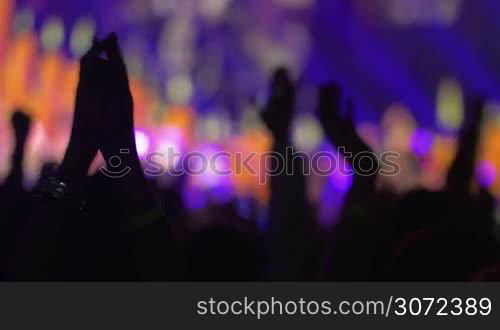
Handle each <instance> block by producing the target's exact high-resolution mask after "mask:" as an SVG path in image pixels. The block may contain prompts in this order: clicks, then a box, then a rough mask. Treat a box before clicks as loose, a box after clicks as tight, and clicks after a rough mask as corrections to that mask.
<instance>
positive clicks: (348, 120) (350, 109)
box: [344, 99, 354, 126]
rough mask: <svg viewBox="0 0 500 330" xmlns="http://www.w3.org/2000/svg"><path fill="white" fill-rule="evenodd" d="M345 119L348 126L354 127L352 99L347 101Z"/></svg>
mask: <svg viewBox="0 0 500 330" xmlns="http://www.w3.org/2000/svg"><path fill="white" fill-rule="evenodd" d="M344 118H345V119H344V120H345V122H346V124H349V125H350V126H354V101H353V100H352V99H349V100H347V105H346V111H345V117H344Z"/></svg>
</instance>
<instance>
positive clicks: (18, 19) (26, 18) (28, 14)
mask: <svg viewBox="0 0 500 330" xmlns="http://www.w3.org/2000/svg"><path fill="white" fill-rule="evenodd" d="M34 24H35V14H34V13H33V11H32V10H31V9H28V8H25V9H21V10H19V11H18V12H17V13H16V15H15V16H14V22H13V27H12V29H13V32H14V34H16V35H17V34H20V33H23V32H26V31H31V30H33V26H34Z"/></svg>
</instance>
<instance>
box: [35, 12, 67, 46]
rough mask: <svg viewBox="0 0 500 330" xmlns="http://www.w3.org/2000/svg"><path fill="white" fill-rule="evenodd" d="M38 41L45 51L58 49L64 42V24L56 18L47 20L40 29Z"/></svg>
mask: <svg viewBox="0 0 500 330" xmlns="http://www.w3.org/2000/svg"><path fill="white" fill-rule="evenodd" d="M40 39H41V41H42V47H43V49H44V50H45V51H52V50H56V49H58V48H60V47H61V46H62V43H63V41H64V24H63V21H62V20H61V19H60V18H58V17H51V18H49V19H47V21H46V22H45V24H44V25H43V27H42V31H41V35H40Z"/></svg>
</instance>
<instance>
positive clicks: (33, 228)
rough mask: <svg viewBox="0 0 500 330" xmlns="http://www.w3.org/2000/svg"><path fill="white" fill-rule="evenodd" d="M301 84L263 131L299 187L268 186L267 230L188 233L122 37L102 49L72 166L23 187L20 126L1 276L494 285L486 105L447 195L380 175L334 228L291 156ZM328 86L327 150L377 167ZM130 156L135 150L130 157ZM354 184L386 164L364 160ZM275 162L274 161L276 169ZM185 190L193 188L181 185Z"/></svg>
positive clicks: (51, 168) (277, 93)
mask: <svg viewBox="0 0 500 330" xmlns="http://www.w3.org/2000/svg"><path fill="white" fill-rule="evenodd" d="M295 94H296V90H295V85H294V83H293V81H292V80H291V78H290V76H289V74H288V73H287V70H286V69H278V70H277V71H276V72H275V74H274V76H273V78H272V81H271V93H270V97H269V100H268V102H267V104H266V106H265V108H264V109H263V111H262V120H263V122H264V123H265V125H266V126H267V128H268V129H269V131H270V133H271V134H272V137H273V145H272V150H273V151H274V152H275V153H277V154H281V155H282V156H283V159H284V160H285V161H286V162H290V164H293V168H294V173H293V175H287V174H286V173H283V174H280V175H276V176H273V177H271V182H270V186H271V197H270V204H269V215H268V218H269V223H268V224H267V226H265V227H264V228H259V227H258V226H257V225H255V224H254V223H252V222H251V221H250V222H248V221H246V222H243V221H240V219H239V217H238V215H237V212H236V211H235V208H234V205H232V204H231V203H228V205H225V206H221V207H213V209H210V210H209V211H208V214H209V215H210V217H211V218H212V219H211V221H209V225H206V226H203V227H201V228H196V229H195V230H193V229H189V228H187V226H186V225H185V221H184V218H185V217H186V212H185V210H184V209H183V207H182V203H181V202H180V197H179V189H178V187H171V188H161V187H159V186H158V185H156V184H155V182H150V181H151V180H149V179H147V178H146V177H145V176H144V173H143V170H142V168H141V162H140V159H139V156H138V154H137V152H136V145H135V138H134V122H133V109H134V106H133V99H132V95H131V92H130V88H129V83H128V76H127V69H126V67H125V64H124V61H123V58H122V55H121V51H120V48H119V43H118V38H117V36H116V35H115V34H110V35H109V36H108V37H106V38H104V39H102V40H97V39H96V40H94V42H93V45H92V47H91V49H90V50H89V51H88V52H87V53H86V54H85V55H84V56H83V58H82V59H81V62H80V76H79V83H78V87H77V93H76V100H75V111H74V117H73V126H72V130H71V137H70V140H69V143H68V146H67V149H66V152H65V155H64V158H63V160H62V162H61V164H58V165H56V164H47V165H46V166H44V168H43V170H42V171H41V174H40V178H39V180H38V182H37V184H36V185H35V187H34V188H33V189H32V190H30V191H26V190H25V188H24V187H23V169H22V168H23V157H24V152H25V145H26V141H27V137H28V134H29V132H30V127H31V120H30V118H29V117H28V116H27V115H25V114H24V112H23V111H22V109H20V110H19V111H16V112H15V113H14V115H13V116H12V127H13V131H14V132H15V149H14V150H13V153H12V162H11V164H12V166H11V170H10V173H9V175H8V177H7V178H6V180H5V181H4V182H3V184H2V186H1V188H0V192H1V193H0V194H1V195H0V207H1V209H0V215H1V217H0V218H1V223H0V225H1V229H0V276H1V280H4V281H185V280H187V281H495V280H499V279H500V277H499V275H500V274H499V272H500V266H499V265H500V264H499V247H498V243H497V241H496V238H495V235H494V208H495V200H494V198H493V197H492V196H491V195H490V194H489V193H488V191H487V190H485V189H473V187H474V185H473V179H474V168H475V160H476V151H477V149H478V143H479V138H480V133H481V132H480V127H481V120H482V114H483V108H484V107H483V101H482V100H481V99H480V98H477V97H471V98H469V100H468V102H467V105H466V120H465V125H464V127H463V129H462V132H461V134H460V139H459V148H458V151H457V154H456V157H455V159H454V161H453V163H452V166H451V167H450V170H449V172H448V175H447V181H446V185H445V188H444V189H443V190H442V191H439V192H430V191H425V190H422V189H421V190H416V191H411V192H409V193H407V194H405V195H403V196H396V195H395V194H392V193H390V192H387V191H381V190H380V189H379V188H378V187H377V185H376V176H374V175H369V176H364V175H354V179H353V184H352V187H351V189H350V190H349V192H348V194H347V196H346V198H345V201H344V205H343V207H342V212H341V214H340V220H339V221H338V222H337V223H336V225H335V226H333V227H332V228H323V227H321V226H319V225H318V221H317V220H316V218H317V215H316V210H315V208H314V207H313V206H312V205H309V203H308V201H307V198H306V181H307V177H306V176H305V175H304V174H303V173H304V171H302V168H301V167H302V166H304V164H303V163H302V162H300V161H299V160H298V159H296V158H290V155H289V154H288V153H286V148H287V147H289V146H292V142H291V139H290V135H289V129H290V126H291V122H292V119H293V117H294V110H295V109H294V108H295ZM343 98H344V95H343V91H342V88H341V87H340V86H339V85H338V84H335V83H329V84H327V85H324V86H321V87H320V88H319V93H318V100H319V103H318V109H317V112H318V116H319V118H320V122H321V124H322V126H323V129H324V132H325V134H326V136H327V138H328V140H329V141H330V142H332V143H333V144H334V145H336V146H338V147H340V146H341V147H342V150H344V151H345V152H346V154H347V153H349V154H359V153H366V154H372V155H375V153H374V152H373V150H371V149H370V147H369V146H368V144H367V143H365V142H364V141H363V139H362V138H361V137H360V136H359V135H358V133H357V131H356V129H355V125H354V122H353V111H354V109H355V102H354V101H348V102H346V103H347V104H346V105H344V102H343V101H342V100H343ZM124 150H126V151H127V152H124ZM98 152H100V153H101V154H102V156H103V157H104V159H105V160H106V161H107V162H110V160H111V158H112V157H113V156H114V155H118V154H120V155H121V161H122V166H125V167H128V168H130V172H129V173H128V174H127V175H125V176H123V177H121V178H109V177H107V176H105V175H103V174H102V173H100V172H97V173H96V174H93V175H91V176H89V175H88V172H89V167H90V166H91V163H92V161H93V159H94V158H95V156H96V155H97V153H98ZM347 159H348V160H349V161H351V163H350V165H351V166H352V167H353V169H354V170H355V173H361V172H362V171H363V169H365V168H367V167H370V166H372V165H373V164H376V163H377V162H378V161H379V160H378V158H377V157H375V156H373V157H364V158H362V159H361V160H360V161H359V162H353V161H352V159H351V158H347ZM273 161H276V160H273ZM180 184H182V181H181V183H180Z"/></svg>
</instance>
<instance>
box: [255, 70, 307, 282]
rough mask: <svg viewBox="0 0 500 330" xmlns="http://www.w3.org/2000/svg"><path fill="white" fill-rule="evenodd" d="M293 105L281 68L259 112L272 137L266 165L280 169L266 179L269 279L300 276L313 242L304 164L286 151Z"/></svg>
mask: <svg viewBox="0 0 500 330" xmlns="http://www.w3.org/2000/svg"><path fill="white" fill-rule="evenodd" d="M294 106H295V88H294V86H293V83H292V82H291V81H290V78H289V77H288V73H287V72H286V71H285V70H283V69H281V70H278V71H277V72H276V73H275V75H274V77H273V81H272V86H271V97H270V99H269V102H268V104H267V107H266V109H265V111H264V112H263V114H262V117H263V120H264V122H265V123H266V125H267V127H268V128H269V130H270V131H271V133H272V135H273V139H274V143H273V147H272V155H273V157H272V158H271V161H270V162H271V164H270V167H269V168H271V169H278V168H280V169H279V170H278V172H277V173H275V174H274V175H272V176H271V178H270V179H271V200H270V212H269V227H268V244H269V246H270V253H271V265H272V267H273V269H272V270H271V279H273V280H301V279H304V276H305V275H304V274H305V272H306V269H305V268H307V266H306V263H307V262H310V255H311V251H312V250H313V245H314V240H313V238H312V235H313V227H314V219H313V218H312V217H311V214H309V213H308V211H309V208H308V207H307V202H306V178H305V176H304V164H303V162H302V160H301V158H300V157H296V158H295V159H293V157H292V152H290V151H291V149H290V150H289V152H287V148H292V144H291V142H290V136H289V129H290V124H291V120H292V117H293V111H294ZM306 165H309V164H306ZM292 169H293V171H292ZM287 172H288V173H287ZM307 270H309V269H307ZM309 271H310V270H309Z"/></svg>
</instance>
